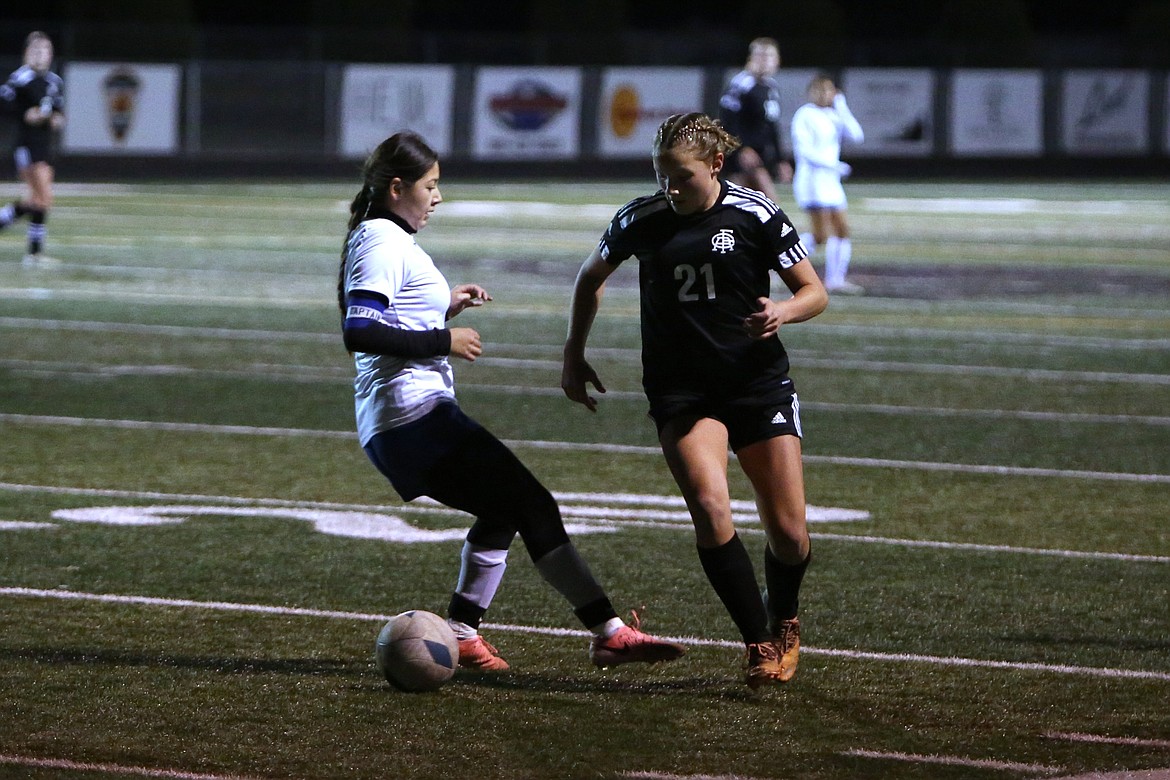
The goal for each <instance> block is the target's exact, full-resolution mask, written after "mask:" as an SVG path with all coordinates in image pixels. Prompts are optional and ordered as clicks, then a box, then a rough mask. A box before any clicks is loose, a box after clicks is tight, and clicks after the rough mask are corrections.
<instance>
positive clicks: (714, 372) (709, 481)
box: [561, 113, 828, 688]
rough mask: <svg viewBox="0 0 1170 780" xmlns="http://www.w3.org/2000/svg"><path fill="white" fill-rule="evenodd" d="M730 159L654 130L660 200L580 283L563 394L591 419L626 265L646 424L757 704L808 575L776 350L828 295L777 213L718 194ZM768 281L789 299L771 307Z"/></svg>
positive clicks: (685, 119) (791, 655) (607, 242)
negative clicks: (742, 656) (615, 279)
mask: <svg viewBox="0 0 1170 780" xmlns="http://www.w3.org/2000/svg"><path fill="white" fill-rule="evenodd" d="M737 143H738V142H737V140H736V139H735V138H734V137H732V136H731V135H730V134H728V133H727V131H726V130H725V129H723V128H722V127H720V125H719V123H717V122H715V121H714V120H712V119H711V118H710V117H708V116H706V115H704V114H698V113H692V114H682V115H679V114H676V115H674V116H672V117H670V118H669V119H667V120H666V121H665V122H663V124H662V125H661V126H660V127H659V129H658V133H657V136H656V137H655V140H654V149H653V154H654V170H655V172H656V174H657V177H658V184H659V186H660V187H661V189H660V190H659V191H658V192H656V193H654V194H653V195H649V196H647V197H642V198H637V199H635V200H633V201H631V202H630V203H628V204H626V205H625V206H624V207H622V208H621V210H619V211H618V212H617V215H616V216H615V217H614V219H613V221H612V222H611V223H610V226H609V229H608V230H607V231H606V233H605V235H604V236H603V237H602V239H601V241H600V243H599V244H598V246H597V248H596V249H594V250H593V252H592V253H591V254H590V255H589V257H588V258H587V259H586V260H585V262H584V264H583V265H582V266H581V270H580V272H579V273H578V275H577V281H576V284H575V286H574V290H573V299H572V309H571V313H570V322H569V333H568V338H567V340H566V343H565V352H564V368H563V372H562V375H561V387H562V388H563V389H564V391H565V394H566V395H567V396H568V397H569V398H570V399H571V400H573V401H576V402H578V403H580V404H583V405H584V406H585V407H586V408H588V409H590V410H592V411H596V408H597V400H596V399H595V398H593V397H591V396H590V395H589V391H588V389H587V387H586V384H587V383H589V384H592V385H593V386H594V387H595V388H597V390H598V391H600V392H603V393H604V392H605V388H604V386H603V385H602V384H601V381H600V380H599V378H598V376H597V373H596V372H595V371H594V370H593V367H592V366H590V365H589V363H588V362H587V361H586V359H585V344H586V341H587V339H588V336H589V331H590V328H591V326H592V324H593V320H594V317H595V316H596V314H597V311H598V308H599V306H600V303H601V298H602V295H603V293H604V290H605V281H606V279H607V278H608V277H609V275H610V274H612V273H613V272H614V271H615V270H617V267H618V265H619V264H621V263H622V262H623V261H624V260H626V259H627V258H629V257H637V258H638V269H639V280H640V289H641V311H642V368H643V378H642V384H643V387H644V389H645V391H646V395H647V397H648V399H649V401H650V416H651V417H652V418H653V419H654V422H655V424H656V425H657V427H658V438H659V442H660V444H661V446H662V452H663V454H664V455H665V456H666V462H667V465H668V466H669V467H670V470H671V473H672V474H673V475H674V478H675V481H676V482H677V483H678V485H679V487H680V488H681V490H682V494H683V497H684V499H685V500H686V503H687V507H688V509H689V510H690V514H691V518H692V521H693V523H694V526H695V539H696V543H697V545H698V552H699V560H700V562H701V563H702V565H703V570H704V572H705V573H706V575H707V578H708V580H710V582H711V584H712V586H713V587H714V589H715V592H716V593H717V594H718V595H719V597H720V599H721V600H722V601H723V603H724V605H725V606H726V607H727V610H728V612H729V613H730V615H731V617H732V619H733V620H734V621H735V624H736V626H737V627H738V628H739V631H740V633H741V635H742V636H743V640H744V643H745V645H746V646H747V657H748V672H747V683H748V685H750V686H752V687H753V688H754V687H757V686H759V685H764V684H767V683H771V682H786V681H788V680H789V679H791V678H792V675H793V674H794V673H795V671H796V663H797V660H798V653H799V649H800V623H799V621H798V619H797V596H798V594H799V590H800V583H801V580H802V578H803V576H804V570H805V568H806V567H807V566H808V562H809V538H808V530H807V527H806V524H805V523H806V518H805V497H804V476H803V468H802V464H801V444H800V436H801V430H800V407H799V401H798V400H797V397H796V393H795V391H794V388H793V384H792V380H791V379H789V378H788V355H787V353H786V352H785V350H784V346H783V345H782V344H781V343H780V340H779V339H778V338H777V335H776V334H777V330H778V329H779V328H780V327H781V326H782V325H785V324H787V323H791V322H801V321H803V320H807V319H809V318H811V317H814V316H816V315H817V314H819V313H820V312H821V311H822V310H824V308H825V306H826V305H827V303H828V294H827V293H826V292H825V288H824V286H823V285H822V284H821V281H820V279H819V278H818V276H817V274H816V271H815V270H813V267H812V265H811V264H810V263H808V262H805V257H806V253H805V251H804V247H803V245H801V243H800V240H799V237H798V234H797V231H796V229H795V228H794V227H793V225H792V222H791V220H789V218H788V217H787V216H786V215H785V214H784V212H783V211H781V210H780V209H779V208H778V207H777V206H776V204H775V203H773V202H772V201H770V200H768V199H767V198H765V197H763V196H762V195H761V194H760V193H759V192H756V191H754V190H750V189H747V188H745V187H740V186H738V185H735V184H728V183H726V182H724V181H723V180H722V179H721V178H720V173H721V171H722V169H723V162H724V159H725V156H726V154H727V152H728V151H730V150H732V149H734V148H735V147H736V145H737ZM771 272H775V273H777V274H778V275H779V276H780V279H781V280H782V281H783V282H784V284H785V285H786V286H787V287H788V289H789V290H790V291H791V292H792V296H791V297H789V298H787V299H785V300H780V301H774V300H771V299H770V298H769V292H770V274H771ZM729 446H730V448H731V449H732V450H734V451H735V453H736V454H737V455H738V458H739V463H740V465H741V467H742V468H743V470H744V472H745V473H746V474H747V476H748V479H749V480H750V481H751V483H752V487H753V489H754V491H755V497H756V504H757V506H758V507H759V512H760V520H761V522H762V523H763V526H764V528H765V530H766V531H767V535H768V544H767V548H766V550H765V554H764V571H765V581H766V585H767V589H768V594H769V595H768V599H767V605H766V606H765V602H764V599H763V598H761V594H760V590H759V585H758V584H757V581H756V576H755V572H754V569H753V566H752V561H751V558H750V556H749V554H748V552H747V550H746V549H745V548H744V546H743V543H742V542H741V541H740V539H739V536H738V535H737V534H736V532H735V527H734V525H733V524H732V517H731V499H730V491H729V489H728V482H727V463H728V456H727V450H728V447H729Z"/></svg>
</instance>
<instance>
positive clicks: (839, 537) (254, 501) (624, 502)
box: [0, 482, 1170, 564]
mask: <svg viewBox="0 0 1170 780" xmlns="http://www.w3.org/2000/svg"><path fill="white" fill-rule="evenodd" d="M0 491H8V492H12V493H43V494H46V495H60V496H90V497H94V498H118V499H133V500H138V501H143V500H145V501H163V502H167V503H184V504H195V503H205V504H223V505H225V506H245V507H273V508H292V509H323V510H333V511H353V512H375V513H377V512H384V513H397V514H408V515H409V514H455V515H458V514H460V513H459V512H457V511H456V510H453V509H449V508H447V507H445V506H442V505H441V504H439V503H437V502H435V501H432V500H430V499H427V498H421V499H418V500H416V501H414V502H412V503H411V504H410V505H386V504H346V503H340V502H332V501H293V500H290V499H283V498H243V497H240V496H216V495H206V494H191V493H159V492H154V491H140V490H114V489H107V488H78V487H59V486H56V485H26V484H18V483H13V482H0ZM553 495H554V496H555V497H556V499H557V501H558V502H560V503H561V504H562V507H561V511H562V512H563V513H564V514H565V515H566V516H567V517H572V518H573V519H574V520H577V521H579V522H588V521H589V520H590V519H591V517H590V515H592V514H594V510H595V509H596V508H597V505H598V504H600V503H604V504H605V505H607V506H609V507H610V508H611V513H610V515H609V516H607V517H606V518H605V522H606V523H609V524H612V525H624V526H632V527H638V528H664V529H670V530H677V529H679V528H680V527H683V528H685V527H687V525H686V523H688V522H689V520H687V519H686V518H685V517H684V513H681V512H680V513H678V516H677V518H676V519H675V521H674V522H661V521H660V522H654V521H646V520H641V519H626V518H629V517H634V516H638V517H641V516H643V515H644V514H649V513H650V512H651V510H642V511H641V512H634V511H632V510H631V509H629V507H630V505H632V504H639V505H642V506H646V505H651V506H653V505H657V506H677V505H678V504H677V503H676V502H679V503H681V499H676V498H675V497H674V496H634V495H631V494H622V493H617V494H613V493H572V492H569V493H559V492H558V493H554V494H553ZM582 502H591V503H590V504H589V505H584V506H582ZM615 506H616V507H625V508H622V509H620V510H618V511H613V510H614V507H615ZM751 506H752V502H750V501H742V500H736V501H733V502H732V509H733V510H737V511H742V512H745V513H746V512H749V511H750V509H751ZM735 517H736V520H737V521H748V520H752V521H754V519H755V518H754V517H751V516H749V515H747V514H743V515H735ZM594 519H595V518H594ZM33 525H35V524H33ZM45 525H50V527H52V526H51V524H45ZM38 528H39V526H38ZM9 530H23V526H22V528H13V529H9ZM30 530H35V529H31V528H30ZM739 532H740V533H742V534H762V533H763V530H762V529H760V528H754V527H743V528H740V529H739ZM809 536H811V537H812V538H814V539H825V540H829V541H835V542H844V543H856V544H886V545H895V546H900V547H920V548H928V549H930V548H933V549H942V550H969V551H972V552H991V553H1009V554H1020V555H1044V556H1052V557H1057V558H1087V559H1094V560H1114V561H1124V562H1126V563H1154V564H1165V563H1170V556H1165V555H1139V554H1132V553H1117V552H1100V551H1093V550H1061V549H1053V548H1043V547H1012V546H1009V545H994V544H976V543H971V542H943V541H931V540H925V539H900V538H896V537H886V536H872V535H864V534H837V533H821V532H812V533H810V534H809Z"/></svg>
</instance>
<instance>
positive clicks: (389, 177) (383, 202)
mask: <svg viewBox="0 0 1170 780" xmlns="http://www.w3.org/2000/svg"><path fill="white" fill-rule="evenodd" d="M438 161H439V155H438V154H437V153H436V152H435V150H434V149H432V148H431V147H430V146H428V145H427V142H426V141H424V140H423V139H422V136H420V135H419V134H418V133H412V132H409V131H404V132H401V133H395V134H394V135H392V136H390V137H389V138H387V139H386V140H385V141H383V142H382V143H380V144H378V148H377V149H375V150H374V151H373V153H371V154H370V156H369V157H367V158H366V163H365V165H364V166H363V167H362V188H361V189H360V190H359V191H358V194H357V195H355V196H354V199H353V202H351V203H350V204H349V226H348V228H347V229H346V232H345V241H343V242H342V244H341V270H340V271H339V272H338V276H337V306H338V308H340V309H341V319H342V321H343V322H344V321H345V249H346V245H347V244H348V243H349V234H350V233H352V232H353V229H354V228H356V227H357V226H358V225H359V224H361V222H362V220H364V219H365V218H366V217H367V216H369V213H370V210H371V209H375V210H381V209H385V208H386V207H387V205H388V204H387V198H388V197H389V194H390V185H391V183H392V182H393V181H394V180H395V179H400V180H401V181H402V182H403V183H404V184H414V183H415V182H416V181H418V180H419V179H421V178H422V177H423V176H425V175H426V173H427V171H429V170H430V169H431V168H432V167H433V166H434V164H435V163H437V162H438Z"/></svg>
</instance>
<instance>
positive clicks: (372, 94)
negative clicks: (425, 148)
mask: <svg viewBox="0 0 1170 780" xmlns="http://www.w3.org/2000/svg"><path fill="white" fill-rule="evenodd" d="M454 97H455V68H454V66H451V65H346V66H345V72H344V74H343V76H342V82H341V112H340V117H339V120H338V121H339V122H340V124H341V127H340V128H339V129H340V132H339V133H338V135H337V137H338V145H339V146H340V149H339V150H338V151H339V152H340V153H341V155H342V156H343V157H365V156H366V155H368V154H369V153H370V152H371V151H373V150H374V147H376V146H377V145H378V144H380V143H381V142H382V141H383V140H385V139H386V138H387V137H389V136H391V135H393V134H394V133H396V132H398V131H400V130H413V131H414V132H416V133H418V134H419V135H421V136H422V137H423V138H424V139H426V142H427V144H428V145H429V146H430V147H431V148H432V149H434V150H435V151H436V152H438V153H439V155H441V156H445V155H447V154H449V153H450V152H451V144H452V141H451V136H452V133H451V128H452V125H453V122H452V116H453V114H454Z"/></svg>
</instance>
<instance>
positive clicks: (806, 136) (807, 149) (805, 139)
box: [792, 106, 838, 169]
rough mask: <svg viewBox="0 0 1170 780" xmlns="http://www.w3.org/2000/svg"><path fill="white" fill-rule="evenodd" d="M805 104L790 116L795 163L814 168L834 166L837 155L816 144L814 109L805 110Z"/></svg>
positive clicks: (835, 165)
mask: <svg viewBox="0 0 1170 780" xmlns="http://www.w3.org/2000/svg"><path fill="white" fill-rule="evenodd" d="M805 108H806V107H805V106H801V107H800V108H798V109H796V113H795V114H793V116H792V156H793V157H795V158H796V161H797V163H800V162H805V163H807V164H809V165H812V166H814V167H816V168H834V169H835V168H836V167H837V162H838V160H837V156H836V154H834V153H833V150H832V149H826V148H825V147H824V146H823V145H818V144H817V140H816V128H815V127H814V125H813V122H814V121H815V118H816V117H815V115H814V114H813V113H812V111H813V110H814V109H810V110H808V111H806V110H805Z"/></svg>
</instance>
